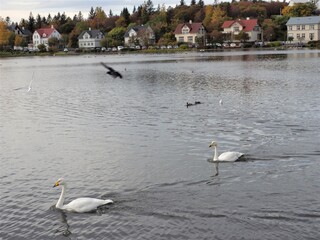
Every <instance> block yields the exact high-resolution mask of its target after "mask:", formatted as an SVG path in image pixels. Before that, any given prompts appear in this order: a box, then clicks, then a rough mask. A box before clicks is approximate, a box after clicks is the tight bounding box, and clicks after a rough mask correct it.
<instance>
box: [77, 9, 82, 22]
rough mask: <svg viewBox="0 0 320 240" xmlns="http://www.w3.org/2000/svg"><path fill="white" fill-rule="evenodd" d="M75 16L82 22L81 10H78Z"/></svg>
mask: <svg viewBox="0 0 320 240" xmlns="http://www.w3.org/2000/svg"><path fill="white" fill-rule="evenodd" d="M77 18H78V21H79V22H82V21H83V15H82V12H81V11H79V13H78V17H77Z"/></svg>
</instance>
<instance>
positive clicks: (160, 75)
mask: <svg viewBox="0 0 320 240" xmlns="http://www.w3.org/2000/svg"><path fill="white" fill-rule="evenodd" d="M319 57H320V52H319V51H303V50H301V51H283V52H282V51H269V52H268V51H260V52H259V51H257V52H216V53H201V54H200V53H186V54H184V53H183V54H172V55H99V56H70V57H32V58H12V59H11V58H10V59H1V60H0V70H1V75H0V90H1V91H0V164H1V168H0V181H1V184H0V191H1V194H0V212H1V218H0V226H1V227H0V239H223V240H224V239H290V240H291V239H320V233H319V227H320V178H319V172H320V149H319V142H320V128H319V120H320V104H319V103H320V94H319V89H320V77H319V75H320V68H319V66H320V65H319V63H320V61H319V59H320V58H319ZM101 61H103V62H105V63H107V64H109V65H110V66H112V67H114V68H115V69H116V70H119V71H120V72H121V73H122V74H123V76H124V77H123V79H113V78H111V77H110V76H108V75H106V69H104V68H103V67H102V66H101V65H100V62H101ZM31 80H33V81H32V89H31V91H29V92H27V88H28V85H29V83H30V81H31ZM220 99H221V100H222V105H220V104H219V101H220ZM194 101H201V102H202V104H199V105H196V106H191V107H188V108H187V107H186V103H187V102H194ZM213 139H215V140H216V141H217V142H218V145H219V150H220V152H222V151H227V150H235V151H241V152H244V153H245V155H246V156H247V161H246V162H235V163H220V164H219V165H215V164H213V163H212V162H211V161H210V159H212V155H213V154H212V150H211V149H210V148H208V145H209V144H210V142H211V141H212V140H213ZM217 169H218V170H219V174H218V175H217V176H216V172H217ZM60 177H64V178H65V180H66V181H67V182H68V192H67V196H66V202H69V201H71V200H72V199H74V198H77V197H84V196H89V197H95V198H102V199H106V198H111V199H113V200H114V204H113V205H109V206H106V207H103V208H101V209H99V211H97V212H96V213H88V214H77V213H68V212H61V211H59V210H57V209H55V207H54V205H55V203H56V201H57V200H58V198H59V195H60V189H59V188H52V186H53V184H54V182H55V181H56V180H57V179H58V178H60Z"/></svg>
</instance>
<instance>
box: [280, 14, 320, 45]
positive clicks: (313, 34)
mask: <svg viewBox="0 0 320 240" xmlns="http://www.w3.org/2000/svg"><path fill="white" fill-rule="evenodd" d="M286 25H287V37H288V40H292V41H293V42H304V43H305V42H308V41H319V40H320V16H310V17H291V18H290V19H289V21H288V22H287V24H286Z"/></svg>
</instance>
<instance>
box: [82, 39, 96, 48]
mask: <svg viewBox="0 0 320 240" xmlns="http://www.w3.org/2000/svg"><path fill="white" fill-rule="evenodd" d="M100 41H101V39H94V38H90V39H79V48H96V47H101V44H100Z"/></svg>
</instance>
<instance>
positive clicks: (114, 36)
mask: <svg viewBox="0 0 320 240" xmlns="http://www.w3.org/2000/svg"><path fill="white" fill-rule="evenodd" d="M125 32H126V29H125V28H124V27H115V28H114V29H112V30H111V31H110V32H108V34H107V41H108V42H109V46H113V47H116V46H119V45H122V44H123V36H124V34H125Z"/></svg>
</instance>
